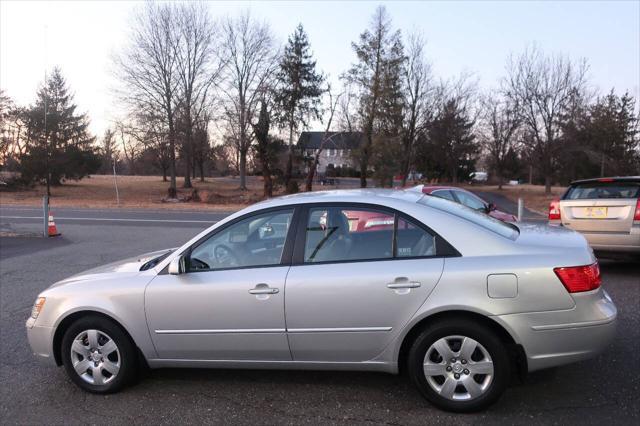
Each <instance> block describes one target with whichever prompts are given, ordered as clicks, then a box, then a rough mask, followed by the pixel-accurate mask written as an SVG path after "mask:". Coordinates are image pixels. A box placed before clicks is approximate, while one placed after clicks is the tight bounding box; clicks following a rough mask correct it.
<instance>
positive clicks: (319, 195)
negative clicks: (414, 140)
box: [254, 188, 424, 209]
mask: <svg viewBox="0 0 640 426" xmlns="http://www.w3.org/2000/svg"><path fill="white" fill-rule="evenodd" d="M423 196H424V195H423V194H422V192H418V191H415V190H414V191H412V190H410V189H407V190H404V189H380V188H370V189H336V190H329V191H312V192H301V193H298V194H292V195H284V196H280V197H275V198H270V199H268V200H264V201H261V202H259V203H256V204H254V206H255V207H256V209H264V208H271V207H279V206H288V205H296V204H308V203H324V202H332V203H335V202H351V203H371V204H380V205H388V204H393V202H394V201H396V202H397V201H404V202H408V203H416V202H417V201H418V200H419V199H421V198H422V197H423Z"/></svg>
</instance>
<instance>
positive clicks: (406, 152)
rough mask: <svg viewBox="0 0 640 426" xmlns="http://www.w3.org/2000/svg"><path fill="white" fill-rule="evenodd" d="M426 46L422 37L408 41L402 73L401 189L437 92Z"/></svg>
mask: <svg viewBox="0 0 640 426" xmlns="http://www.w3.org/2000/svg"><path fill="white" fill-rule="evenodd" d="M425 44H426V42H425V40H424V37H423V36H422V35H421V34H419V33H413V34H410V35H409V37H408V44H407V60H406V62H405V64H404V69H403V78H404V80H405V81H404V92H405V93H404V96H405V106H406V108H405V118H404V132H403V136H402V147H403V153H402V155H403V158H402V170H401V174H402V186H405V185H406V184H407V177H408V174H409V169H410V167H411V161H412V156H413V149H414V145H415V142H416V139H417V138H418V135H419V134H420V133H421V132H423V131H424V130H425V125H426V123H427V121H428V118H429V114H428V112H429V111H427V109H428V108H429V107H430V105H429V102H430V100H431V99H433V98H434V97H433V94H434V92H435V88H434V87H433V78H432V75H431V64H430V63H429V62H428V61H427V60H426V58H425V54H424V47H425ZM430 98H431V99H430Z"/></svg>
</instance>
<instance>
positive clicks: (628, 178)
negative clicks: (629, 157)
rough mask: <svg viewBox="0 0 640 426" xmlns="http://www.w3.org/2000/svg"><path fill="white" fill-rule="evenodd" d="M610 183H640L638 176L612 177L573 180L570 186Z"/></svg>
mask: <svg viewBox="0 0 640 426" xmlns="http://www.w3.org/2000/svg"><path fill="white" fill-rule="evenodd" d="M592 182H593V183H597V182H602V183H611V182H640V176H613V177H602V178H592V179H581V180H574V181H573V182H571V185H579V184H581V183H592Z"/></svg>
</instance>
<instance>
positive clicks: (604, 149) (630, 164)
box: [586, 91, 640, 176]
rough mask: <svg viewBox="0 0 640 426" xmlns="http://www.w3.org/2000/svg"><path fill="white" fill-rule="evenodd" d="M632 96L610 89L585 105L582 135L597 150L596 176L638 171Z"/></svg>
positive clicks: (639, 157)
mask: <svg viewBox="0 0 640 426" xmlns="http://www.w3.org/2000/svg"><path fill="white" fill-rule="evenodd" d="M634 109H635V100H634V99H633V97H632V96H630V95H629V94H628V93H625V94H624V95H622V96H616V95H615V93H613V91H611V93H609V94H608V95H607V96H605V97H603V98H599V99H598V100H597V101H596V102H595V103H594V104H593V105H591V106H590V108H589V121H588V124H587V126H586V138H587V140H588V143H589V145H590V146H591V147H592V149H593V150H594V151H595V152H596V153H597V154H598V157H599V158H598V160H599V166H600V176H605V175H607V174H608V175H618V176H623V175H627V174H636V173H638V172H640V153H639V152H638V148H640V140H639V139H638V117H637V116H636V115H635V113H634Z"/></svg>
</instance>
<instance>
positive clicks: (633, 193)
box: [564, 182, 640, 200]
mask: <svg viewBox="0 0 640 426" xmlns="http://www.w3.org/2000/svg"><path fill="white" fill-rule="evenodd" d="M639 193H640V183H634V182H629V183H626V182H612V183H604V182H590V183H583V184H578V185H575V186H572V187H571V188H569V191H568V192H567V195H565V197H564V199H565V200H589V199H598V198H638V196H639V195H640V194H639Z"/></svg>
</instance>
